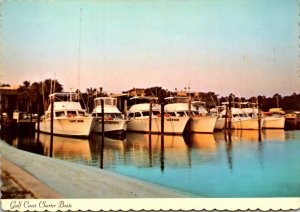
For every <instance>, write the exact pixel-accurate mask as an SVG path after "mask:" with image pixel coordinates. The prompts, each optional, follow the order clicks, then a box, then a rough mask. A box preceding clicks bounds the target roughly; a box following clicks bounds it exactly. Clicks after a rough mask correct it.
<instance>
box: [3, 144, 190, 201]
mask: <svg viewBox="0 0 300 212" xmlns="http://www.w3.org/2000/svg"><path fill="white" fill-rule="evenodd" d="M0 147H1V148H0V151H1V156H2V158H1V160H2V163H3V161H4V163H3V164H4V166H3V167H4V169H6V171H8V172H12V173H10V175H11V176H14V177H15V179H17V180H18V181H19V183H20V184H21V185H23V187H26V188H27V189H28V190H30V191H31V192H32V193H33V194H35V197H36V198H41V199H47V198H162V197H168V198H171V197H177V198H179V197H190V195H187V194H185V193H183V192H180V191H177V190H173V189H169V188H164V187H160V186H157V185H154V184H151V183H147V182H143V181H140V180H137V179H133V178H129V177H126V176H122V175H118V174H115V173H113V172H110V171H106V170H101V169H98V168H95V167H89V166H86V165H81V164H76V163H72V162H68V161H62V160H59V159H55V158H49V157H45V156H40V155H37V154H33V153H29V152H26V151H22V150H18V149H16V148H14V147H12V146H9V145H8V144H6V143H5V142H2V141H0ZM11 167H12V168H11ZM57 173H60V174H57ZM25 175H26V176H25ZM22 176H23V177H22ZM62 176H63V177H62ZM26 181H28V182H26ZM41 188H42V189H41ZM43 191H48V192H43Z"/></svg>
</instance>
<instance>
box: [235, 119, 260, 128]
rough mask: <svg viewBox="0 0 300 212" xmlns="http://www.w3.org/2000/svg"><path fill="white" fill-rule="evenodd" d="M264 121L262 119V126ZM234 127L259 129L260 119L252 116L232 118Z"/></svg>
mask: <svg viewBox="0 0 300 212" xmlns="http://www.w3.org/2000/svg"><path fill="white" fill-rule="evenodd" d="M262 123H263V121H262V120H261V124H260V126H262ZM232 128H233V129H240V130H258V129H259V126H258V119H257V118H250V119H240V120H235V119H233V120H232Z"/></svg>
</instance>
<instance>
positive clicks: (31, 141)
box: [1, 130, 300, 197]
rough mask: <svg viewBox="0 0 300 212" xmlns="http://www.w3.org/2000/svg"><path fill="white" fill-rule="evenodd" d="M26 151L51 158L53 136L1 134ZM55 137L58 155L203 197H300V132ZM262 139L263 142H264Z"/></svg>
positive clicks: (269, 131) (271, 131)
mask: <svg viewBox="0 0 300 212" xmlns="http://www.w3.org/2000/svg"><path fill="white" fill-rule="evenodd" d="M1 138H2V140H4V141H6V142H7V143H9V144H11V145H13V146H15V147H17V148H19V149H23V150H27V151H31V152H34V153H37V154H41V155H47V156H49V155H50V153H49V149H50V145H49V143H50V142H49V141H50V136H49V135H46V134H40V135H39V140H38V141H37V139H36V138H37V135H35V134H34V133H32V136H29V135H28V134H23V135H18V136H17V137H14V136H12V133H11V134H3V133H2V134H1ZM101 140H102V138H101V136H100V135H92V136H91V138H90V139H73V138H64V137H56V136H54V145H53V157H54V158H59V159H63V160H68V161H72V162H76V163H81V164H86V165H89V166H94V167H97V168H100V166H101V165H102V166H103V168H104V169H106V170H110V171H113V172H117V173H120V174H122V175H127V176H131V177H134V178H138V179H142V180H144V181H149V182H152V183H155V184H159V185H162V186H166V187H171V188H175V189H178V190H182V191H185V192H188V193H191V194H193V195H197V196H202V197H299V196H300V131H299V130H298V131H283V130H282V131H281V130H268V131H262V133H261V136H259V135H258V132H257V131H233V133H232V135H231V138H229V136H228V135H227V136H225V135H224V133H223V132H218V133H214V134H192V135H191V136H189V137H185V138H184V137H181V136H164V141H163V142H162V141H161V137H160V136H159V135H152V136H151V137H149V135H148V134H135V133H127V135H126V138H124V139H121V140H120V139H112V138H105V144H104V148H103V153H101V149H102V148H101ZM259 140H261V141H259Z"/></svg>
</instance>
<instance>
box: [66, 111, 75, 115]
mask: <svg viewBox="0 0 300 212" xmlns="http://www.w3.org/2000/svg"><path fill="white" fill-rule="evenodd" d="M76 115H77V113H76V111H71V110H68V111H67V116H76Z"/></svg>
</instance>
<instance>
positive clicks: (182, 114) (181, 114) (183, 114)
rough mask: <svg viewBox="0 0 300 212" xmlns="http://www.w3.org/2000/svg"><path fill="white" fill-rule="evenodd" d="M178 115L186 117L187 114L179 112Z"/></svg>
mask: <svg viewBox="0 0 300 212" xmlns="http://www.w3.org/2000/svg"><path fill="white" fill-rule="evenodd" d="M177 115H178V116H186V114H185V112H184V111H179V112H177Z"/></svg>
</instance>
